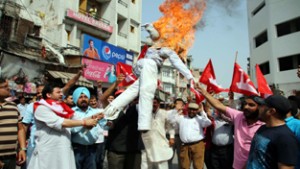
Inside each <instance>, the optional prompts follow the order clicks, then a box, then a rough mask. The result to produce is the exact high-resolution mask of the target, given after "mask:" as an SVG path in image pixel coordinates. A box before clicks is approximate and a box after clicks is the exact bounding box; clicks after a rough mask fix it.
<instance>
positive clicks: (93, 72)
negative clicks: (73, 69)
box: [81, 58, 116, 83]
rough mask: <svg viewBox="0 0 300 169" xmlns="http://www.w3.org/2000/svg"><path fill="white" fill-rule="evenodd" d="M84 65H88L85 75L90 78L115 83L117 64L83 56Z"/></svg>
mask: <svg viewBox="0 0 300 169" xmlns="http://www.w3.org/2000/svg"><path fill="white" fill-rule="evenodd" d="M81 63H82V65H86V68H85V69H84V71H83V77H85V78H86V79H89V80H95V81H97V80H101V81H102V82H109V83H113V82H114V81H115V80H116V71H115V70H116V69H115V65H113V64H109V63H105V62H100V61H98V60H93V59H89V58H82V60H81Z"/></svg>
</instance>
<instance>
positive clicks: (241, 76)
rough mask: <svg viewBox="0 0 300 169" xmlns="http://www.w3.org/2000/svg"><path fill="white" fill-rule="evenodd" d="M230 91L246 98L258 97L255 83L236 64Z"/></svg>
mask: <svg viewBox="0 0 300 169" xmlns="http://www.w3.org/2000/svg"><path fill="white" fill-rule="evenodd" d="M230 91H232V92H236V93H241V94H244V95H246V96H250V95H258V93H257V91H256V89H255V86H254V84H253V82H252V81H251V80H250V78H249V76H248V75H247V73H246V72H244V71H243V69H242V68H241V67H240V65H238V64H237V63H234V69H233V77H232V82H231V86H230Z"/></svg>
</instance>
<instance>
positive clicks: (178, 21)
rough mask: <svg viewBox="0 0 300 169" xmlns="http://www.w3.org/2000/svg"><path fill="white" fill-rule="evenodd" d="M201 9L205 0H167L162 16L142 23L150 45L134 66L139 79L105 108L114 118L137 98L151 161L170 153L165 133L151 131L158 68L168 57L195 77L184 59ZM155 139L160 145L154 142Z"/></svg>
mask: <svg viewBox="0 0 300 169" xmlns="http://www.w3.org/2000/svg"><path fill="white" fill-rule="evenodd" d="M204 8H205V2H204V1H202V0H166V1H165V2H164V3H163V4H162V5H161V6H160V11H161V12H162V13H163V14H164V16H163V17H161V18H160V19H159V20H157V21H156V22H154V23H153V24H145V25H144V27H145V29H146V30H147V31H148V33H149V34H150V38H151V40H152V41H153V45H152V46H151V47H150V48H148V49H147V51H146V54H145V56H144V57H143V58H142V59H139V60H138V61H137V63H136V65H134V67H133V72H134V73H135V75H136V76H137V77H138V79H137V80H136V81H135V82H134V83H133V84H132V85H131V86H129V87H128V88H127V89H126V90H125V91H124V92H123V93H122V94H121V95H119V96H118V97H117V98H116V99H114V100H113V101H112V102H111V103H110V104H109V105H108V106H107V107H106V108H105V110H104V114H105V116H106V118H107V119H108V120H113V119H116V118H117V117H118V115H119V113H120V112H121V111H123V110H124V108H125V107H126V106H127V105H129V104H130V103H131V102H132V101H133V100H134V99H135V98H136V97H139V104H138V113H139V115H138V130H139V131H142V132H143V134H142V139H143V142H144V145H145V149H146V152H147V154H148V158H149V160H150V161H151V162H158V161H165V160H168V159H170V158H171V157H172V155H173V151H172V149H171V148H170V147H169V146H168V140H166V138H165V133H160V132H152V130H151V129H152V109H153V98H154V95H155V91H156V89H157V80H158V74H159V69H160V67H161V66H162V64H163V61H164V60H166V59H169V61H170V63H171V64H172V65H173V66H174V67H175V68H176V69H177V70H178V71H179V72H180V73H181V74H182V75H183V76H184V77H185V78H187V79H188V80H189V82H192V81H193V80H194V77H193V75H192V73H191V71H190V70H189V69H188V68H187V67H186V65H185V64H184V63H183V61H186V55H187V52H188V49H189V48H190V47H191V46H192V44H193V42H194V34H195V30H196V24H197V23H198V22H199V21H200V19H201V17H202V13H203V10H204ZM157 142H159V143H160V144H155V143H157ZM162 150H164V154H166V155H165V156H163V157H162V156H160V155H158V154H157V153H160V152H161V151H162Z"/></svg>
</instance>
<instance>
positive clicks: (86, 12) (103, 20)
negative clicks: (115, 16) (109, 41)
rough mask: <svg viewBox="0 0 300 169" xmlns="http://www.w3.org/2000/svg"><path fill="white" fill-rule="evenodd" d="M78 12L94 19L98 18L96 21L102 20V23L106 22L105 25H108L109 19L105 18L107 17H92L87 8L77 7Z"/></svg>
mask: <svg viewBox="0 0 300 169" xmlns="http://www.w3.org/2000/svg"><path fill="white" fill-rule="evenodd" d="M79 13H81V14H83V15H86V16H88V17H90V18H93V19H95V20H98V21H102V22H103V23H105V24H107V25H110V21H109V20H107V19H104V18H99V17H97V16H95V17H93V16H90V14H89V12H88V11H87V10H84V9H79Z"/></svg>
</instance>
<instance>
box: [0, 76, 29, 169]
mask: <svg viewBox="0 0 300 169" xmlns="http://www.w3.org/2000/svg"><path fill="white" fill-rule="evenodd" d="M9 96H10V92H9V88H8V82H7V80H6V79H4V78H3V77H0V106H1V108H0V114H1V122H0V123H1V125H0V142H1V145H0V168H2V169H15V168H16V162H17V163H18V164H19V165H20V164H23V163H24V162H25V161H26V153H25V151H26V145H25V144H26V143H25V140H26V138H25V136H26V134H25V130H24V128H23V125H22V123H21V119H22V118H21V115H20V113H19V111H18V108H17V105H16V104H15V103H13V102H8V101H6V100H5V99H6V98H7V97H9ZM18 148H19V149H18ZM16 157H17V158H16Z"/></svg>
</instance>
